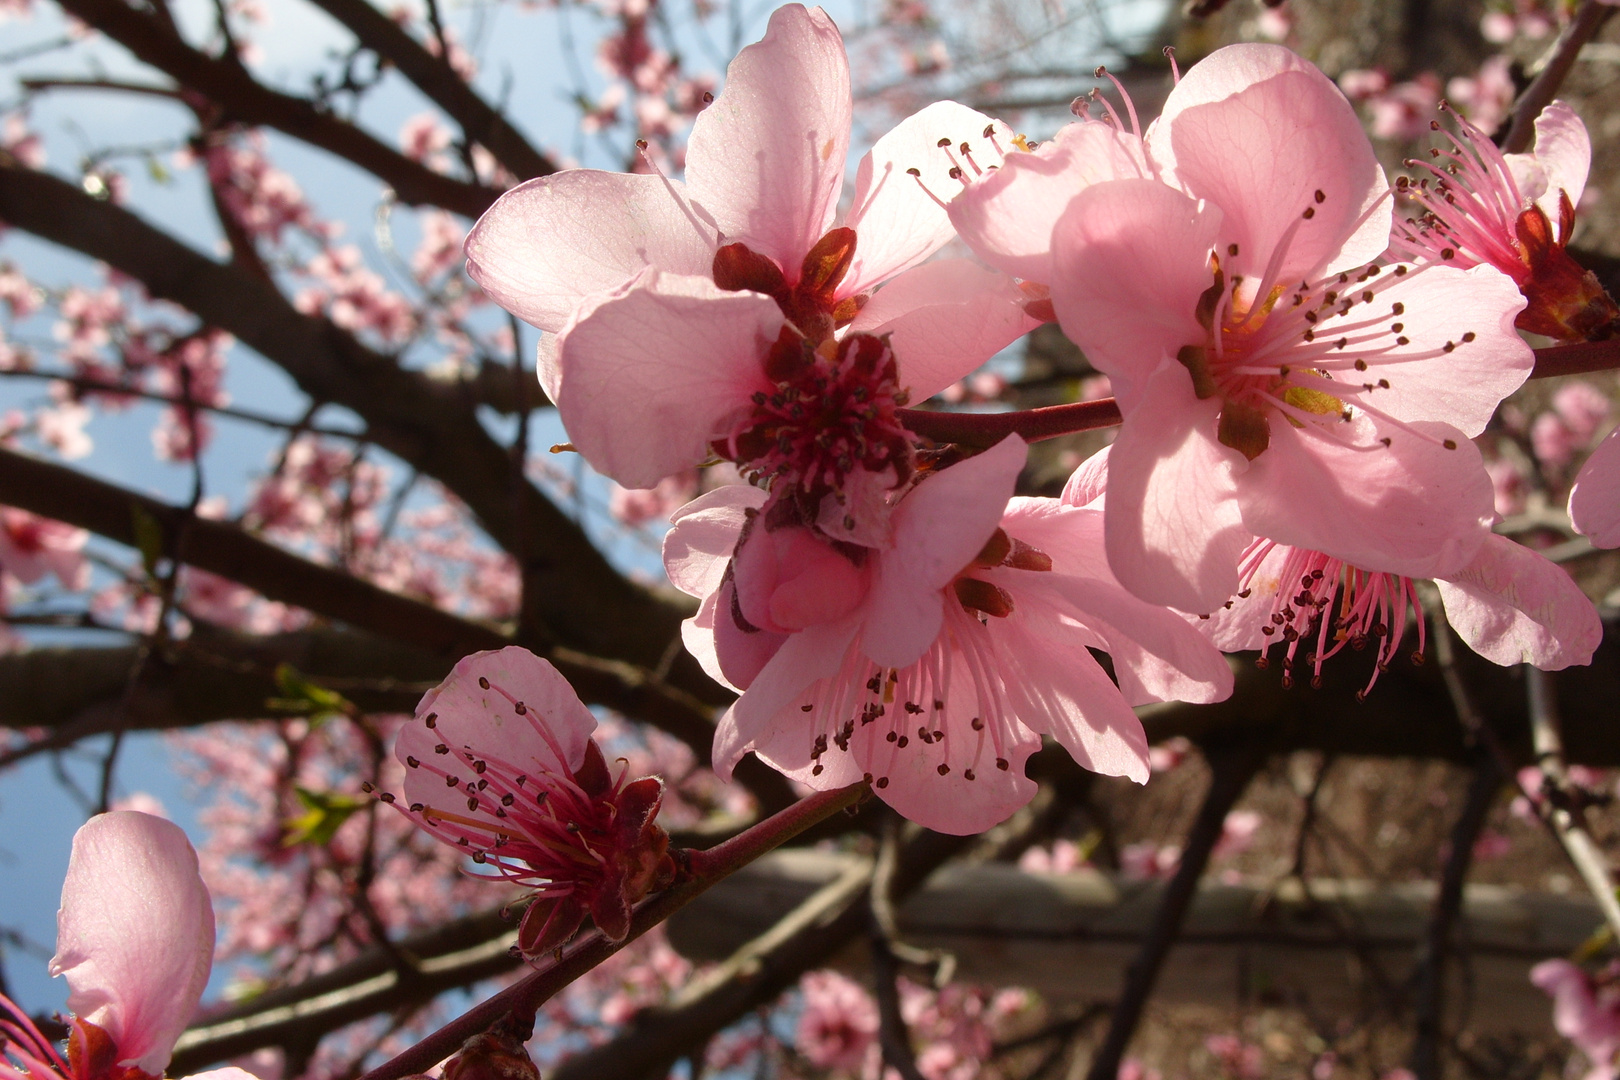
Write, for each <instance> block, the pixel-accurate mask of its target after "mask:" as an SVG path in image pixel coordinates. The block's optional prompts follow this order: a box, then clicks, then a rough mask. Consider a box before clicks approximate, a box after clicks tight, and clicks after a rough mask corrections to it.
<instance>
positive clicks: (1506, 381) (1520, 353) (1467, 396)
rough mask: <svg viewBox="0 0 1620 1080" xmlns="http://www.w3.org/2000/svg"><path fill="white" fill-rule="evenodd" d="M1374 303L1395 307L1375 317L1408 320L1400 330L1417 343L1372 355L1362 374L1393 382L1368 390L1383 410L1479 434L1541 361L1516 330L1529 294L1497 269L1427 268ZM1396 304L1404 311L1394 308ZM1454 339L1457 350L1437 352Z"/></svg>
mask: <svg viewBox="0 0 1620 1080" xmlns="http://www.w3.org/2000/svg"><path fill="white" fill-rule="evenodd" d="M1373 305H1374V306H1375V308H1376V309H1381V310H1382V311H1386V312H1390V314H1389V315H1387V316H1373V317H1375V318H1377V317H1381V318H1387V319H1388V320H1389V321H1390V323H1396V322H1398V323H1400V324H1401V330H1400V333H1401V334H1402V335H1403V336H1405V337H1406V338H1408V339H1409V340H1410V342H1411V344H1409V345H1405V346H1396V347H1394V348H1392V349H1391V351H1390V352H1388V353H1386V354H1383V355H1379V354H1376V353H1370V354H1368V355H1367V363H1368V370H1367V371H1366V373H1365V375H1363V376H1361V378H1363V379H1365V380H1366V381H1368V382H1372V381H1375V380H1377V379H1387V380H1388V381H1389V388H1388V389H1378V390H1374V391H1370V392H1369V393H1368V398H1367V400H1368V403H1369V404H1371V405H1372V406H1373V407H1375V408H1377V409H1378V410H1379V411H1380V412H1385V413H1389V414H1390V415H1392V416H1397V417H1399V418H1400V419H1402V420H1433V421H1437V422H1439V423H1443V424H1450V425H1451V426H1452V427H1456V428H1460V429H1462V432H1463V434H1465V435H1468V436H1470V437H1472V436H1475V435H1478V434H1479V433H1480V432H1481V431H1484V430H1485V425H1486V424H1487V423H1488V422H1489V421H1490V418H1491V417H1492V415H1494V414H1495V412H1496V407H1497V405H1499V404H1500V403H1501V401H1502V399H1503V398H1505V397H1507V396H1508V395H1509V394H1511V393H1513V391H1515V390H1517V389H1518V388H1519V387H1520V386H1521V385H1522V384H1523V383H1524V380H1525V379H1527V378H1529V377H1530V369H1531V368H1533V367H1534V366H1535V362H1536V358H1535V353H1533V352H1532V351H1531V350H1530V346H1529V345H1526V344H1525V342H1524V339H1523V338H1521V337H1520V336H1519V333H1518V331H1517V330H1515V329H1514V328H1513V320H1514V318H1515V317H1516V316H1517V315H1518V314H1519V312H1520V311H1522V310H1524V296H1523V294H1521V293H1520V292H1519V287H1518V286H1517V285H1515V284H1514V283H1513V279H1512V278H1510V277H1508V276H1507V275H1506V274H1503V273H1501V272H1500V271H1498V270H1497V269H1495V268H1494V267H1491V266H1475V267H1473V268H1471V269H1468V270H1456V269H1453V268H1452V267H1449V266H1433V267H1424V268H1423V269H1421V270H1419V271H1418V272H1416V273H1414V274H1408V275H1407V276H1406V277H1405V278H1402V279H1401V280H1399V281H1398V282H1397V283H1395V284H1393V285H1387V286H1386V287H1385V289H1384V290H1383V291H1382V292H1380V293H1379V295H1378V297H1377V299H1376V300H1374V301H1373ZM1396 305H1399V306H1400V307H1401V309H1402V310H1401V313H1400V314H1399V315H1395V314H1393V311H1394V308H1395V306H1396ZM1366 306H1367V305H1363V308H1365V307H1366ZM1365 317H1366V316H1364V318H1365ZM1379 329H1380V330H1383V329H1384V327H1379ZM1465 334H1473V335H1474V337H1473V340H1471V341H1464V340H1463V337H1464V335H1465ZM1379 341H1380V343H1381V344H1383V345H1385V346H1386V347H1387V346H1388V345H1389V342H1390V339H1389V338H1388V337H1385V336H1382V335H1380V338H1379ZM1447 343H1451V344H1452V345H1454V346H1455V348H1454V349H1453V350H1452V351H1451V352H1449V353H1446V354H1444V355H1436V352H1435V351H1436V350H1439V349H1443V348H1444V347H1445V346H1446V344H1447ZM1403 356H1409V357H1411V359H1409V360H1404V361H1403V360H1402V359H1401V358H1402V357H1403ZM1348 377H1349V378H1356V376H1354V375H1350V376H1348ZM1352 403H1353V401H1352Z"/></svg>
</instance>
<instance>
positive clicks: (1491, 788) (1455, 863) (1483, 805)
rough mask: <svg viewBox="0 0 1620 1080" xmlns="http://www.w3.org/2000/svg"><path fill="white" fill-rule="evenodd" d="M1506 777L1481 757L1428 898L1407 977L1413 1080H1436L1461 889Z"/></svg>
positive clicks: (1488, 757)
mask: <svg viewBox="0 0 1620 1080" xmlns="http://www.w3.org/2000/svg"><path fill="white" fill-rule="evenodd" d="M1505 779H1506V777H1504V776H1503V775H1502V771H1501V769H1500V768H1498V766H1497V764H1496V759H1495V758H1493V757H1492V756H1491V755H1490V754H1489V753H1486V752H1485V751H1483V750H1482V751H1481V752H1480V754H1479V762H1478V764H1477V765H1475V766H1474V778H1473V781H1472V782H1471V783H1470V784H1469V785H1468V801H1467V802H1466V803H1464V804H1463V809H1462V813H1461V814H1459V815H1458V816H1457V822H1456V824H1455V825H1454V826H1452V830H1451V850H1450V852H1449V853H1447V856H1446V864H1445V867H1444V869H1443V870H1442V872H1441V874H1440V888H1439V890H1438V892H1437V893H1436V895H1435V898H1434V914H1433V915H1432V916H1430V918H1429V929H1428V933H1427V934H1426V935H1425V936H1424V939H1423V946H1422V950H1421V952H1420V953H1419V955H1418V961H1417V966H1416V968H1415V969H1414V971H1413V981H1414V983H1415V989H1416V1002H1415V1005H1416V1011H1417V1036H1416V1038H1415V1039H1414V1040H1413V1043H1412V1071H1413V1072H1414V1073H1415V1074H1417V1078H1418V1080H1439V1078H1440V1075H1441V1061H1440V1048H1441V1046H1442V1045H1443V1043H1444V1037H1445V1032H1444V1031H1443V1030H1442V1022H1443V1020H1444V1018H1445V1002H1446V997H1445V991H1446V957H1447V954H1448V953H1449V952H1450V951H1451V938H1452V934H1453V932H1454V930H1455V927H1456V925H1457V922H1458V916H1459V914H1460V912H1461V910H1462V904H1463V886H1464V884H1465V883H1466V882H1467V879H1468V868H1469V866H1470V865H1471V864H1472V863H1473V860H1474V844H1475V842H1476V841H1477V840H1478V839H1479V834H1480V830H1481V829H1483V828H1484V827H1485V818H1486V815H1487V814H1489V813H1490V809H1491V803H1492V802H1494V801H1495V800H1496V796H1497V793H1498V792H1500V791H1501V790H1502V781H1503V780H1505Z"/></svg>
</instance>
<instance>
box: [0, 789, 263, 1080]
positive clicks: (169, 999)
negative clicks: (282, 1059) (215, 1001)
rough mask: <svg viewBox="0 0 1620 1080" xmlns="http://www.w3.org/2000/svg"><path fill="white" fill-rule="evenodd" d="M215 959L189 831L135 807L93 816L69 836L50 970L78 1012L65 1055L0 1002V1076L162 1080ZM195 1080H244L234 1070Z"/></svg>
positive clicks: (208, 908) (210, 918)
mask: <svg viewBox="0 0 1620 1080" xmlns="http://www.w3.org/2000/svg"><path fill="white" fill-rule="evenodd" d="M213 955H214V910H213V905H212V902H211V901H210V899H209V896H208V890H207V889H206V888H205V887H204V886H203V883H202V878H201V877H200V876H199V874H198V872H197V854H196V852H194V851H193V850H192V849H191V844H190V843H188V842H187V840H186V836H185V833H183V832H181V831H180V828H179V827H178V826H176V825H174V824H173V823H172V822H169V821H165V820H163V819H162V818H157V817H152V816H151V815H148V814H143V813H140V812H138V811H133V810H116V811H113V812H111V813H107V814H99V815H97V816H96V817H93V818H91V819H90V820H89V821H87V822H86V823H85V824H84V825H83V826H81V827H80V828H79V831H78V832H77V833H75V834H74V837H73V854H72V855H71V857H70V858H69V860H68V871H67V880H66V881H64V882H63V884H62V907H61V909H60V910H59V911H58V912H57V915H56V955H55V956H53V957H52V958H51V963H50V972H51V974H52V975H53V976H54V975H61V976H65V977H66V978H67V982H68V991H69V993H68V999H67V1007H68V1009H69V1010H71V1011H72V1012H73V1014H74V1019H73V1022H72V1025H71V1035H70V1038H69V1039H68V1054H67V1058H66V1060H64V1059H63V1058H62V1056H61V1055H60V1054H58V1053H57V1051H56V1048H55V1047H53V1046H52V1045H51V1044H50V1043H49V1042H48V1041H47V1040H46V1039H45V1038H44V1037H43V1036H42V1035H41V1034H40V1033H39V1030H38V1029H37V1028H35V1027H34V1025H33V1024H32V1023H30V1022H29V1021H28V1019H27V1018H26V1016H24V1015H23V1014H22V1013H21V1012H20V1011H19V1010H18V1009H17V1008H16V1006H15V1005H13V1004H12V1003H11V1002H10V1001H9V1000H7V999H6V998H4V997H0V1033H3V1034H4V1035H5V1036H6V1038H4V1039H0V1076H3V1077H6V1078H7V1080H25V1078H27V1080H44V1078H45V1077H48V1076H49V1075H50V1074H51V1073H55V1074H56V1075H58V1076H62V1077H72V1078H73V1080H151V1078H155V1077H160V1076H162V1075H163V1070H164V1068H165V1067H167V1065H168V1064H169V1058H170V1055H171V1054H172V1052H173V1050H174V1043H175V1040H176V1039H177V1038H179V1036H180V1032H181V1031H182V1030H184V1029H185V1026H186V1024H187V1023H189V1022H190V1020H191V1017H192V1014H193V1013H194V1012H195V1011H196V1009H197V1001H198V999H199V998H200V997H201V996H202V992H203V987H204V986H205V985H206V984H207V982H208V974H209V971H210V969H211V967H212V964H213ZM7 1059H9V1060H7ZM202 1075H204V1076H208V1077H215V1078H217V1080H227V1077H229V1080H237V1077H241V1078H242V1080H250V1078H247V1075H246V1074H245V1073H241V1071H240V1070H235V1069H226V1070H220V1071H218V1072H215V1073H205V1074H202ZM193 1080H195V1078H193Z"/></svg>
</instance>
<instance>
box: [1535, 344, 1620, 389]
mask: <svg viewBox="0 0 1620 1080" xmlns="http://www.w3.org/2000/svg"><path fill="white" fill-rule="evenodd" d="M1614 368H1620V339H1615V340H1611V341H1578V342H1576V343H1574V344H1573V345H1554V346H1552V347H1551V348H1548V349H1537V350H1536V367H1535V370H1534V371H1532V372H1531V373H1530V377H1531V378H1532V379H1551V378H1554V377H1556V376H1559V375H1584V374H1586V373H1587V372H1590V371H1611V370H1613V369H1614Z"/></svg>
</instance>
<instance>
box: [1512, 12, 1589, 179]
mask: <svg viewBox="0 0 1620 1080" xmlns="http://www.w3.org/2000/svg"><path fill="white" fill-rule="evenodd" d="M1613 14H1614V7H1613V6H1612V5H1609V4H1605V3H1604V2H1603V0H1584V3H1582V4H1581V6H1580V8H1579V9H1578V10H1577V11H1576V12H1575V18H1574V19H1573V20H1572V21H1571V22H1570V24H1569V26H1567V27H1566V28H1565V29H1564V33H1563V35H1562V36H1561V37H1559V39H1558V42H1557V44H1556V45H1554V46H1553V49H1552V53H1551V54H1550V56H1549V57H1548V60H1547V63H1546V64H1545V65H1544V66H1543V67H1542V69H1541V71H1540V73H1539V74H1537V75H1536V78H1535V81H1534V82H1532V83H1531V84H1530V85H1529V86H1528V87H1526V88H1525V91H1524V93H1522V94H1520V95H1519V101H1518V103H1517V104H1516V105H1514V106H1513V122H1512V123H1511V124H1510V125H1509V127H1508V133H1507V136H1506V137H1505V138H1504V139H1503V140H1502V150H1503V152H1504V153H1508V154H1522V153H1524V152H1525V151H1526V150H1528V149H1529V148H1530V140H1531V139H1532V138H1533V137H1534V136H1535V133H1536V117H1538V116H1540V115H1541V110H1542V109H1545V108H1546V107H1547V106H1548V104H1550V103H1551V102H1552V99H1553V98H1555V97H1557V96H1558V88H1559V87H1561V86H1563V85H1564V80H1565V79H1566V78H1568V77H1569V73H1570V70H1571V69H1573V68H1574V67H1575V61H1576V59H1577V58H1578V57H1579V56H1580V54H1581V47H1582V46H1583V45H1585V44H1586V43H1587V42H1588V41H1591V40H1592V38H1593V37H1594V36H1595V35H1596V34H1597V32H1598V29H1599V28H1600V27H1602V25H1603V24H1604V22H1606V21H1607V20H1608V18H1609V16H1610V15H1613Z"/></svg>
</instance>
